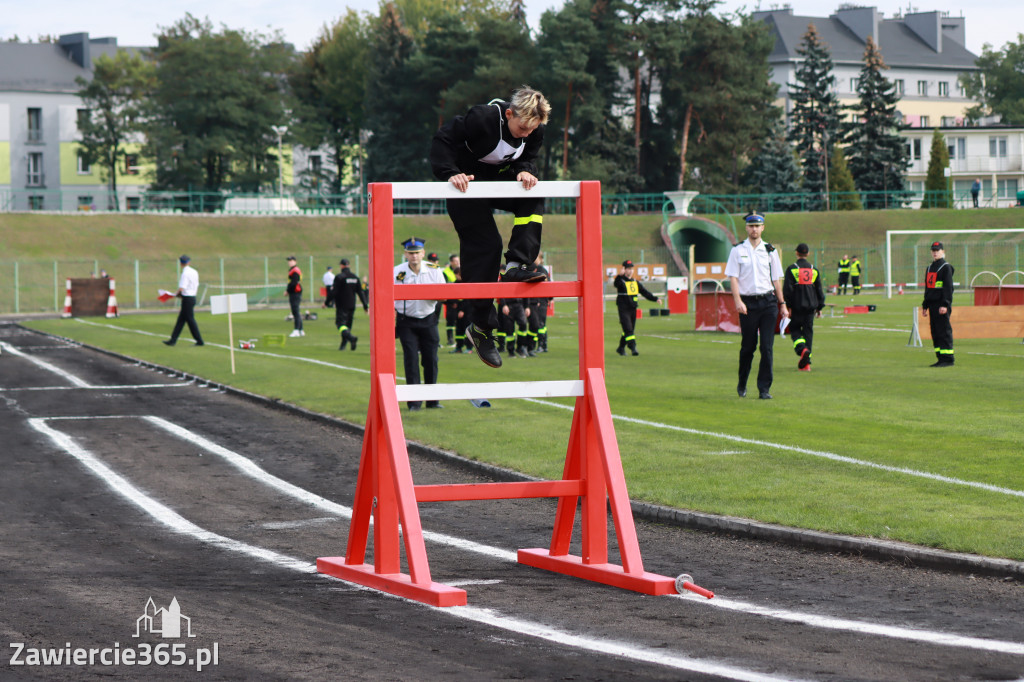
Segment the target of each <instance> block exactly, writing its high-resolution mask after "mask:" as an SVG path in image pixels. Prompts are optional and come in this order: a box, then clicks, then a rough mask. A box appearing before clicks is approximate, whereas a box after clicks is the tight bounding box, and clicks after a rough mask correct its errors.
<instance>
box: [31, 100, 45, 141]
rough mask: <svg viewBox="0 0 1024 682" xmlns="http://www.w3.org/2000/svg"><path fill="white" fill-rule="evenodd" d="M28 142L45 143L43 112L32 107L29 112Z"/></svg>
mask: <svg viewBox="0 0 1024 682" xmlns="http://www.w3.org/2000/svg"><path fill="white" fill-rule="evenodd" d="M28 141H29V142H42V141H43V110H42V109H37V108H35V107H30V108H29V110H28Z"/></svg>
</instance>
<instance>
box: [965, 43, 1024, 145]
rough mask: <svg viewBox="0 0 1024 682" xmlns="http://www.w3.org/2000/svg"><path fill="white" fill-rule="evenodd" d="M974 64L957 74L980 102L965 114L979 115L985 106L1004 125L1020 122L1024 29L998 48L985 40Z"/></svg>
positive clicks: (1022, 114)
mask: <svg viewBox="0 0 1024 682" xmlns="http://www.w3.org/2000/svg"><path fill="white" fill-rule="evenodd" d="M975 65H976V66H977V67H978V71H974V72H971V73H965V74H961V76H960V82H961V83H962V84H963V86H964V92H965V93H966V94H967V96H968V97H969V98H971V99H973V100H976V101H980V102H981V105H980V106H978V107H973V108H972V110H971V111H970V112H969V115H970V116H971V117H972V118H975V119H976V118H980V116H981V115H982V114H983V113H986V112H985V110H987V113H991V114H995V115H998V116H1000V117H1002V122H1003V123H1005V124H1006V125H1014V126H1019V125H1024V33H1018V34H1017V42H1009V43H1006V44H1005V45H1004V46H1003V47H1002V48H1001V49H999V50H993V49H992V47H991V46H990V45H988V44H986V45H985V46H984V47H983V48H982V51H981V56H980V57H978V60H977V61H976V62H975Z"/></svg>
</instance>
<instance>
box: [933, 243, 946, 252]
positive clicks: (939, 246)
mask: <svg viewBox="0 0 1024 682" xmlns="http://www.w3.org/2000/svg"><path fill="white" fill-rule="evenodd" d="M945 250H946V247H945V246H943V245H942V242H932V251H945Z"/></svg>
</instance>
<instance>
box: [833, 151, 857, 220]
mask: <svg viewBox="0 0 1024 682" xmlns="http://www.w3.org/2000/svg"><path fill="white" fill-rule="evenodd" d="M828 191H829V193H830V194H831V196H832V203H831V208H832V210H833V211H861V210H863V209H864V206H863V205H862V204H861V201H860V193H859V192H857V186H856V185H855V184H854V182H853V174H852V173H850V166H849V165H848V164H847V163H846V154H845V153H844V152H843V148H842V147H839V146H836V145H833V147H832V153H831V157H830V159H829V166H828Z"/></svg>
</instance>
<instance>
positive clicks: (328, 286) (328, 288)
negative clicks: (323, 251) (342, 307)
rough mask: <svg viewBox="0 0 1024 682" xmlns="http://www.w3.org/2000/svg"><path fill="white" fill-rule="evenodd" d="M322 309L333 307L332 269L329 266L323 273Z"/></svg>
mask: <svg viewBox="0 0 1024 682" xmlns="http://www.w3.org/2000/svg"><path fill="white" fill-rule="evenodd" d="M323 283H324V307H325V308H332V307H334V268H332V267H331V266H330V265H328V266H327V270H325V271H324V278H323Z"/></svg>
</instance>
